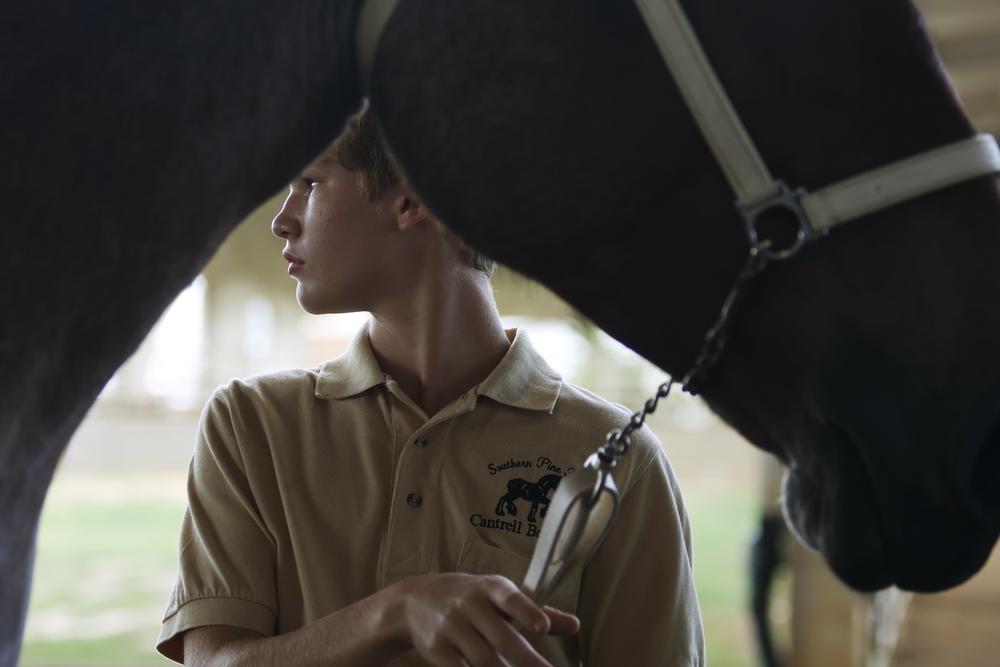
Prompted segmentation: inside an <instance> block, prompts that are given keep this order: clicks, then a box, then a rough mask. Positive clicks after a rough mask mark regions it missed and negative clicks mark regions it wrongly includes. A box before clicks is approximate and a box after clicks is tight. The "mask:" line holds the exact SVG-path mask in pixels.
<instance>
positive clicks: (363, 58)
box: [355, 0, 399, 95]
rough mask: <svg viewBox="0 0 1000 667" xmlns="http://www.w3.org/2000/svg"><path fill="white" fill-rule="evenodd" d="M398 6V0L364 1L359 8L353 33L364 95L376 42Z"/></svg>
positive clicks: (369, 82) (372, 64)
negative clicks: (356, 24)
mask: <svg viewBox="0 0 1000 667" xmlns="http://www.w3.org/2000/svg"><path fill="white" fill-rule="evenodd" d="M398 4H399V0H365V2H364V3H363V4H362V6H361V13H360V14H359V15H358V26H357V30H356V32H355V52H356V54H357V57H358V73H359V74H360V75H361V90H362V91H363V92H364V94H365V95H367V94H368V92H369V88H370V86H371V77H372V68H373V67H374V64H375V49H376V48H377V47H378V40H379V38H380V37H381V36H382V31H383V30H384V29H385V24H386V23H388V22H389V18H390V17H391V16H392V13H393V12H394V11H396V5H398Z"/></svg>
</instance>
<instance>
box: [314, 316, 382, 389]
mask: <svg viewBox="0 0 1000 667" xmlns="http://www.w3.org/2000/svg"><path fill="white" fill-rule="evenodd" d="M385 381H386V376H385V371H383V370H382V368H381V366H379V365H378V360H377V359H376V358H375V353H374V352H372V346H371V343H370V342H369V341H368V324H367V323H366V324H365V325H364V326H363V327H361V329H359V330H358V332H357V333H356V334H354V338H353V339H352V340H351V343H350V345H348V346H347V350H345V351H344V353H343V354H341V355H340V356H339V357H334V358H333V359H331V360H330V361H328V362H326V363H325V364H323V365H322V366H321V367H320V369H319V377H318V378H317V379H316V397H317V398H333V399H338V400H339V399H342V398H348V397H350V396H356V395H357V394H360V393H362V392H364V391H367V390H369V389H371V388H372V387H375V386H377V385H380V384H384V383H385Z"/></svg>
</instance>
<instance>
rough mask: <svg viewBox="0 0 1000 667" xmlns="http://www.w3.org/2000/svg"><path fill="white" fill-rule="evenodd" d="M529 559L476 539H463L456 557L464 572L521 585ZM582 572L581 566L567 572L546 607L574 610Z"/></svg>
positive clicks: (460, 568) (460, 570)
mask: <svg viewBox="0 0 1000 667" xmlns="http://www.w3.org/2000/svg"><path fill="white" fill-rule="evenodd" d="M530 562H531V560H530V559H528V558H525V557H524V556H522V555H521V554H517V553H514V552H512V551H506V550H504V549H500V548H497V547H494V546H491V545H489V544H485V543H483V542H478V541H476V540H466V542H465V544H464V545H462V551H461V553H460V554H459V556H458V566H457V567H456V570H457V571H458V572H464V573H466V574H499V575H502V576H504V577H507V578H508V579H510V580H511V581H513V582H514V583H515V584H517V585H518V586H520V585H521V582H522V581H524V575H525V573H527V571H528V565H529V563H530ZM581 574H582V570H581V568H580V566H577V567H576V568H574V569H572V570H570V571H569V572H567V573H566V576H565V578H564V579H563V581H562V583H560V584H559V587H558V588H556V590H555V591H554V592H553V594H552V599H551V600H549V603H548V604H549V606H551V607H556V608H557V609H561V610H563V611H567V612H570V613H576V605H577V598H578V597H579V594H580V577H581Z"/></svg>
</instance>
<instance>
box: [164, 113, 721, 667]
mask: <svg viewBox="0 0 1000 667" xmlns="http://www.w3.org/2000/svg"><path fill="white" fill-rule="evenodd" d="M272 230H273V232H274V234H275V235H276V236H278V237H280V238H282V239H284V240H285V251H284V257H285V259H286V260H288V262H289V267H288V271H289V274H290V275H292V276H293V277H294V278H295V279H296V281H297V283H298V284H297V290H296V296H297V298H298V301H299V303H300V304H301V306H302V307H303V308H304V309H305V310H306V311H308V312H310V313H339V312H350V311H361V310H364V311H369V312H371V314H372V317H371V319H370V320H369V322H368V323H367V325H366V326H364V327H363V328H362V330H361V331H359V332H358V334H357V336H356V337H355V338H354V341H353V342H352V343H351V345H350V347H349V349H348V351H347V352H345V353H344V354H343V355H342V356H340V357H337V358H336V359H333V360H332V361H329V362H327V363H326V364H324V365H322V366H320V367H318V368H313V369H308V370H297V371H288V372H282V373H275V374H271V375H266V376H262V377H256V378H250V379H248V380H234V381H232V382H230V383H229V384H228V385H227V386H225V387H222V388H220V389H218V390H217V391H216V392H215V394H214V395H213V397H212V399H211V400H210V401H209V403H208V405H207V406H206V408H205V411H204V413H203V415H202V420H201V426H200V432H199V437H198V442H197V447H196V450H195V454H194V458H193V460H192V463H191V470H190V478H189V489H188V495H189V509H188V512H187V514H186V515H185V520H184V525H183V529H182V539H181V557H180V575H179V578H178V582H177V585H176V588H175V590H174V593H173V595H172V597H171V600H170V603H169V606H168V609H167V612H166V617H165V619H164V621H163V629H162V632H161V635H160V639H159V643H158V645H157V648H158V650H159V651H160V652H162V653H163V654H164V655H166V656H168V657H170V658H172V659H174V660H177V661H182V662H184V663H185V664H188V665H198V666H202V665H204V666H217V665H218V666H221V665H324V666H330V665H350V666H352V667H356V666H359V665H384V664H392V665H426V664H434V665H449V666H450V665H454V666H460V665H461V666H464V665H473V666H480V665H482V666H490V667H492V666H499V665H517V666H528V667H545V666H547V665H553V666H562V665H579V664H581V663H582V664H584V665H588V666H607V667H614V666H618V665H685V666H686V665H701V664H703V662H704V648H703V638H702V628H701V619H700V615H699V610H698V603H697V599H696V597H695V591H694V583H693V578H692V573H691V550H690V536H689V527H688V519H687V514H686V512H685V510H684V506H683V504H682V500H681V496H680V492H679V491H678V488H677V483H676V481H675V479H674V477H673V474H672V472H671V471H670V469H669V467H668V465H667V462H666V459H665V457H664V455H663V453H662V451H661V448H660V445H659V443H658V442H657V440H656V438H655V436H653V435H652V433H651V432H650V431H649V430H648V429H647V428H644V429H642V430H641V431H639V432H638V433H637V434H636V436H635V437H634V438H633V445H632V448H631V449H630V451H629V453H628V455H627V456H626V457H625V459H624V461H623V463H622V465H620V466H619V467H618V469H616V471H615V478H616V482H617V484H618V488H619V491H620V492H621V494H622V503H621V511H620V514H619V516H618V518H617V520H616V522H615V523H614V525H613V527H612V528H611V530H610V532H609V534H608V535H607V537H606V539H605V540H604V542H603V544H602V545H601V547H600V548H599V549H598V551H597V552H596V554H595V555H594V556H593V557H592V558H591V559H590V561H589V562H587V563H585V564H583V565H582V566H579V567H578V568H577V569H576V570H575V571H573V572H570V574H569V575H568V576H567V579H566V581H565V582H564V583H563V584H562V585H561V587H560V588H559V589H558V590H557V592H556V594H555V596H554V598H553V600H552V604H553V606H552V607H544V608H540V607H538V606H537V605H535V603H534V602H533V601H532V600H531V599H530V598H529V597H528V596H526V595H525V594H524V593H522V592H521V591H520V590H519V589H518V584H519V583H520V581H521V579H522V578H523V576H524V573H525V571H526V569H527V564H528V561H529V559H530V557H531V554H532V551H533V549H534V546H535V542H536V540H537V537H538V534H539V529H540V527H541V524H542V520H543V519H544V516H545V509H546V506H547V504H548V502H549V499H550V498H551V497H552V493H553V489H554V488H555V487H556V486H557V485H558V482H559V480H560V479H561V478H562V477H563V476H564V475H566V474H572V471H573V470H574V468H576V467H577V466H579V465H581V463H582V461H583V460H584V458H585V457H586V456H587V455H589V454H590V453H591V452H592V451H593V450H594V449H595V448H596V447H597V446H598V445H599V444H600V443H601V442H602V440H603V438H604V436H605V434H606V433H607V432H608V431H609V430H611V429H612V428H617V427H620V426H622V425H623V424H624V423H625V422H626V420H627V418H628V413H627V412H626V411H625V410H624V409H622V408H618V407H614V406H612V405H611V404H609V403H607V402H605V401H603V400H601V399H600V398H598V397H596V396H594V395H593V394H590V393H589V392H586V391H585V390H583V389H580V388H577V387H575V386H573V385H571V384H568V383H566V382H563V381H562V380H561V379H560V378H559V376H558V374H556V372H555V371H553V370H552V369H551V368H550V367H549V366H548V365H547V364H546V363H545V361H544V360H543V359H542V358H541V357H540V356H539V355H538V353H537V352H535V351H534V349H533V348H532V346H531V343H530V342H529V341H528V338H527V336H526V335H525V333H524V332H523V331H514V330H510V331H505V330H504V328H503V326H502V325H501V322H500V318H499V316H498V314H497V310H496V306H495V304H494V301H493V296H492V291H491V287H490V281H489V275H490V272H491V271H492V266H491V264H490V263H489V262H488V261H486V260H484V259H483V258H482V257H480V256H479V255H477V254H476V253H475V252H473V251H472V250H470V249H469V248H468V247H466V246H464V245H463V244H462V243H461V241H459V240H458V239H457V238H456V237H455V236H454V235H452V234H451V233H450V232H448V231H447V230H446V229H445V228H444V227H442V226H441V225H440V224H439V223H438V222H437V221H436V220H435V219H434V218H433V215H432V214H431V213H430V212H429V211H428V210H427V209H426V208H425V207H424V206H423V205H422V204H421V203H420V200H419V199H418V198H417V196H416V195H415V194H414V192H413V191H412V190H411V189H410V187H409V186H408V185H407V184H406V183H405V182H404V181H401V179H400V177H399V176H398V173H397V171H396V169H395V167H394V166H393V164H392V162H391V161H390V159H389V158H388V156H387V155H386V154H385V153H384V151H383V150H382V149H381V147H380V144H379V141H378V133H377V129H376V126H375V121H374V119H373V118H372V116H371V114H370V112H364V113H362V114H361V115H359V116H356V117H355V118H353V119H352V120H351V121H350V122H349V124H348V127H347V129H346V131H345V133H344V134H343V135H342V136H341V137H340V138H339V139H338V140H337V141H336V142H335V143H334V145H333V146H332V147H331V148H330V149H329V150H328V151H327V152H326V153H325V154H324V155H323V156H321V157H320V158H318V159H317V160H316V161H315V162H314V163H313V164H312V165H310V166H309V167H307V168H306V169H305V170H304V171H303V172H302V174H301V176H300V177H299V178H297V179H296V180H295V182H293V183H292V184H291V188H290V192H289V194H288V198H287V199H286V200H285V203H284V206H283V207H282V209H281V211H280V212H279V213H278V215H277V217H275V219H274V222H273V224H272Z"/></svg>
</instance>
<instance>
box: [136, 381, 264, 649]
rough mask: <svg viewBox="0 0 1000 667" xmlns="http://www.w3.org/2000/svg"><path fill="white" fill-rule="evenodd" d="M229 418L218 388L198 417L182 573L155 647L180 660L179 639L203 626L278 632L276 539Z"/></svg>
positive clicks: (182, 545) (229, 411)
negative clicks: (250, 477) (264, 516)
mask: <svg viewBox="0 0 1000 667" xmlns="http://www.w3.org/2000/svg"><path fill="white" fill-rule="evenodd" d="M235 423H239V420H238V419H237V418H236V415H234V414H233V410H232V409H231V405H230V402H229V401H228V400H227V396H226V393H225V390H223V389H220V390H219V391H217V392H216V393H215V395H214V396H213V397H212V398H211V400H210V401H209V402H208V404H207V405H206V406H205V409H204V411H203V412H202V415H201V421H200V424H199V429H198V437H197V442H196V445H195V451H194V456H193V458H192V460H191V466H190V469H189V473H188V509H187V512H186V513H185V515H184V522H183V525H182V527H181V540H180V569H179V573H178V578H177V583H176V585H175V586H174V590H173V593H172V594H171V596H170V601H169V603H168V605H167V610H166V612H165V615H164V619H163V625H162V627H161V630H160V636H159V639H158V640H157V643H156V649H157V650H158V651H159V652H160V653H162V654H163V655H165V656H166V657H168V658H170V659H172V660H175V661H177V662H183V661H184V649H183V641H182V635H183V633H184V632H185V631H187V630H190V629H192V628H196V627H201V626H205V625H229V626H236V627H240V628H246V629H249V630H253V631H255V632H259V633H260V634H262V635H265V636H268V635H273V634H274V633H275V622H276V619H277V593H276V584H275V546H274V539H273V538H272V536H271V534H270V532H269V531H268V529H267V526H266V525H265V523H264V521H263V520H262V518H261V514H260V511H259V509H258V506H257V504H256V502H255V501H254V495H253V492H252V488H251V484H250V480H249V479H248V476H247V473H246V469H245V466H244V463H243V457H242V455H241V451H240V443H239V441H238V438H237V436H236V429H235V428H234V424H235Z"/></svg>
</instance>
